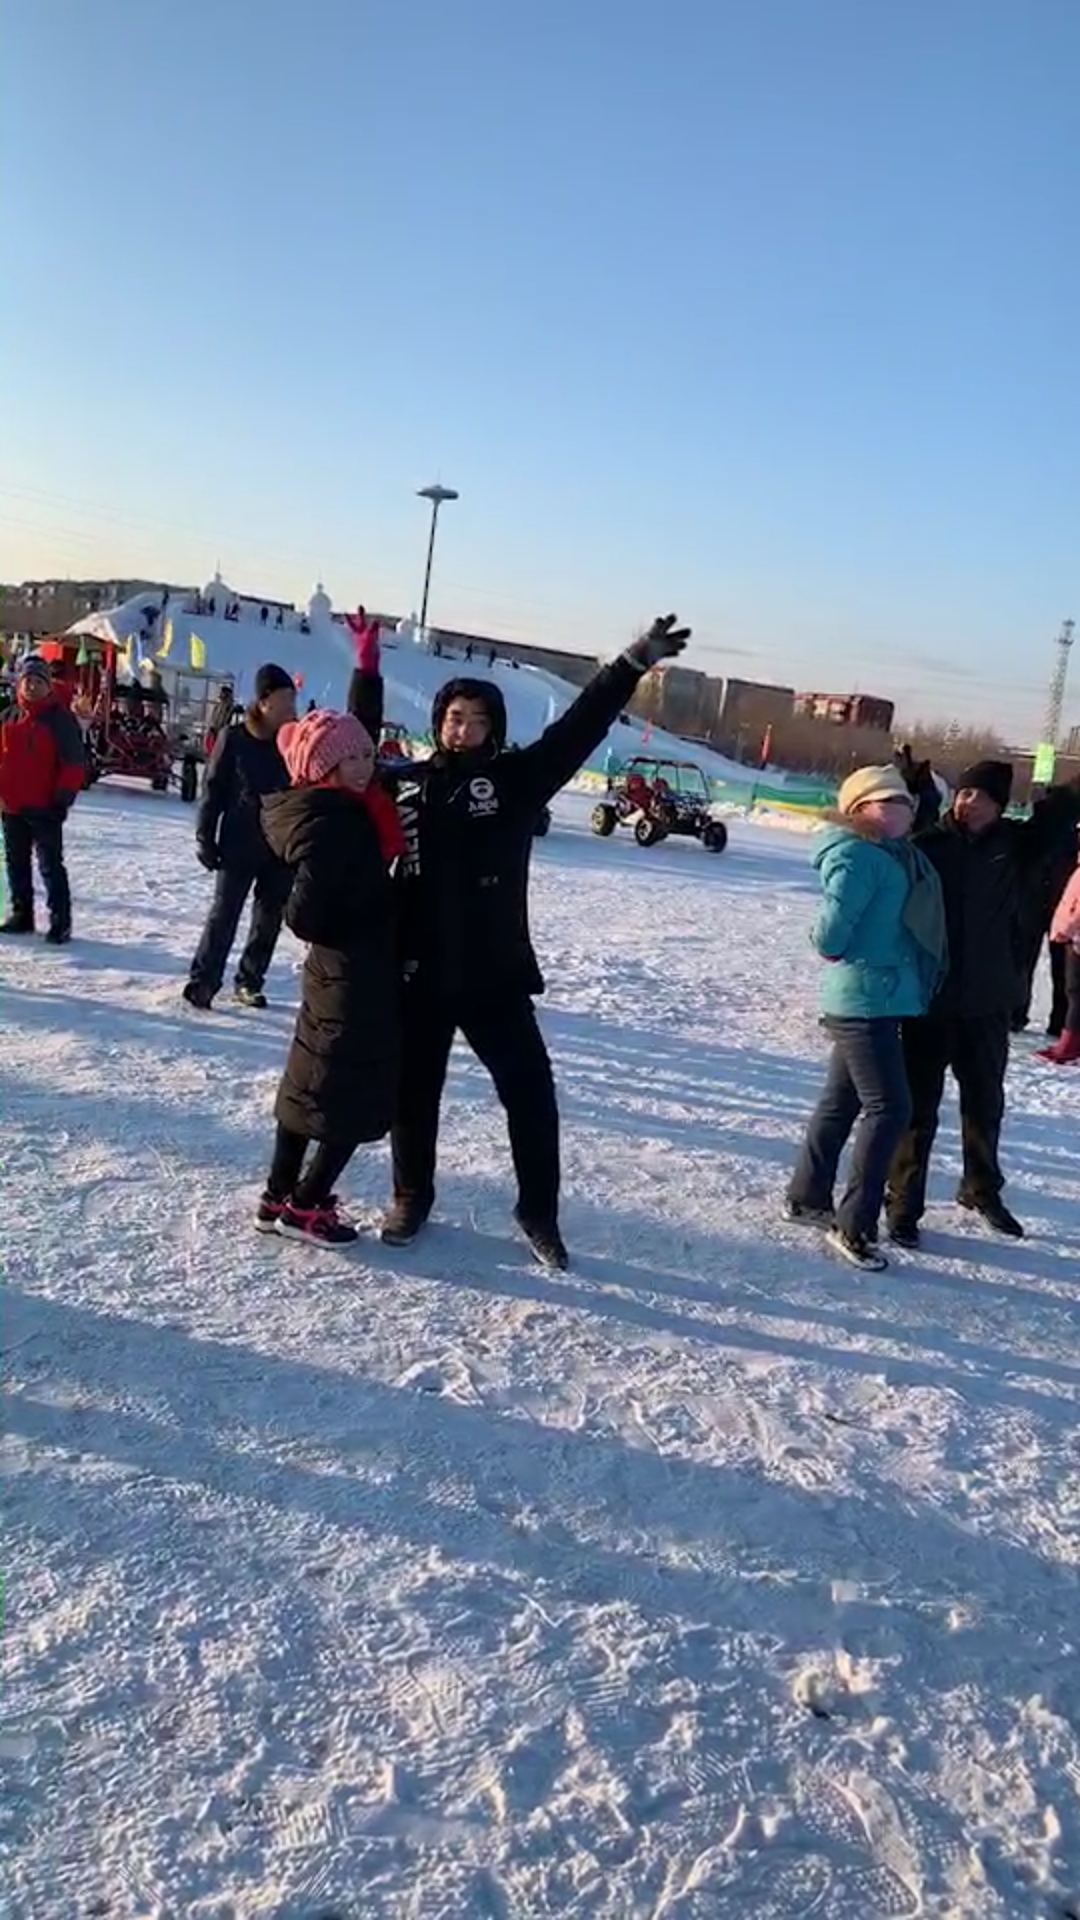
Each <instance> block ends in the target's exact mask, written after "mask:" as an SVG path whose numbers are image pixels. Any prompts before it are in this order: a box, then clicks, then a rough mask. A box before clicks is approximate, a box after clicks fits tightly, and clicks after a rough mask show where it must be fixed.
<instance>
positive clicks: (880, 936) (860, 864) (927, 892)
mask: <svg viewBox="0 0 1080 1920" xmlns="http://www.w3.org/2000/svg"><path fill="white" fill-rule="evenodd" d="M813 861H814V866H815V867H816V868H817V871H818V874H819V875H820V878H821V888H822V893H823V896H824V898H823V900H822V904H821V910H820V912H819V914H818V917H817V920H816V922H815V925H814V928H813V931H812V933H811V936H810V938H811V940H812V941H813V944H814V946H815V947H816V948H817V950H818V952H819V953H820V954H821V956H822V958H823V959H825V960H830V961H832V962H833V963H834V964H833V965H832V966H829V967H826V969H825V977H824V980H823V983H822V988H821V1010H822V1013H824V1014H826V1015H828V1016H831V1017H832V1018H833V1019H835V1020H904V1019H911V1018H914V1017H916V1016H917V1015H919V1014H924V1013H925V1012H926V1011H927V1009H928V1007H929V1005H930V1002H931V1000H932V999H933V997H934V992H935V990H936V988H937V986H938V984H939V981H940V980H941V978H942V976H943V974H944V971H945V964H946V941H945V914H944V908H943V905H942V898H941V883H940V881H939V880H938V877H937V874H936V873H935V872H934V869H933V867H932V866H931V865H930V862H929V861H928V860H927V859H926V858H925V856H924V855H923V854H921V853H920V852H919V851H918V849H917V848H916V847H914V846H912V844H911V842H910V841H909V840H903V841H895V840H892V841H890V840H884V839H881V838H879V837H878V836H877V835H876V834H875V833H874V831H873V829H872V828H871V827H870V826H869V825H868V824H867V825H865V826H861V825H856V824H855V823H854V822H853V821H851V820H848V819H845V820H844V821H843V823H842V824H840V823H839V822H838V823H836V824H833V825H830V826H829V827H828V828H827V829H826V831H825V832H824V833H823V834H821V835H820V836H819V837H818V838H817V839H816V840H815V843H814V851H813Z"/></svg>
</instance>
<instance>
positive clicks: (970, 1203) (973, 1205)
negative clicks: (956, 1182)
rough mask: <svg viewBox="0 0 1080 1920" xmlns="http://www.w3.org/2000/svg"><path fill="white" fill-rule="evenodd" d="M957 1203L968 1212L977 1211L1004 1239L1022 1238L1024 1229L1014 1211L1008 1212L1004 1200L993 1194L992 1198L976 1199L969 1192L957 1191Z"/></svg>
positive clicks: (993, 1231)
mask: <svg viewBox="0 0 1080 1920" xmlns="http://www.w3.org/2000/svg"><path fill="white" fill-rule="evenodd" d="M956 1199H957V1203H958V1205H960V1206H961V1207H964V1208H965V1209H966V1211H967V1212H968V1213H977V1214H978V1216H979V1218H980V1220H985V1221H986V1224H987V1226H988V1227H989V1228H990V1231H991V1232H992V1233H1000V1234H1004V1236H1005V1238H1006V1240H1022V1239H1023V1238H1024V1229H1023V1227H1022V1226H1021V1225H1020V1222H1019V1220H1018V1219H1017V1218H1016V1215H1015V1214H1014V1213H1010V1212H1009V1209H1008V1207H1007V1206H1006V1205H1005V1202H1004V1200H1001V1199H999V1198H998V1196H997V1195H996V1194H995V1195H994V1197H993V1199H992V1200H976V1199H973V1198H972V1196H971V1195H970V1194H964V1193H958V1194H957V1196H956Z"/></svg>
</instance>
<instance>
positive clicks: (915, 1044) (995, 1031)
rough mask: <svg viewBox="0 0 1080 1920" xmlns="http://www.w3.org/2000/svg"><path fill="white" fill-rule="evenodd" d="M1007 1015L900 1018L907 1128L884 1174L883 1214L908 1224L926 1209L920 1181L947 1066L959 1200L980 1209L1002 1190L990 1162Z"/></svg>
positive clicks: (1001, 1099) (997, 1127)
mask: <svg viewBox="0 0 1080 1920" xmlns="http://www.w3.org/2000/svg"><path fill="white" fill-rule="evenodd" d="M1010 1024H1011V1023H1010V1019H1009V1015H1008V1014H1005V1013H1003V1014H987V1015H984V1017H983V1018H982V1019H979V1020H941V1019H928V1020H905V1022H904V1058H905V1060H906V1062H907V1074H908V1085H909V1086H910V1088H911V1106H912V1115H911V1126H910V1127H909V1128H908V1131H907V1133H906V1134H905V1136H904V1138H903V1140H902V1141H901V1142H900V1145H899V1147H898V1148H897V1152H896V1157H895V1159H894V1160H893V1164H892V1167H891V1168H890V1171H889V1196H888V1206H889V1212H890V1214H891V1215H892V1216H893V1217H894V1218H896V1219H900V1220H905V1221H909V1222H911V1223H915V1222H917V1221H919V1220H921V1218H922V1216H923V1213H924V1212H925V1210H926V1177H927V1173H928V1171H929V1167H930V1154H931V1151H932V1149H933V1145H934V1140H935V1137H936V1135H937V1129H938V1115H939V1113H940V1111H941V1101H942V1096H943V1094H944V1092H945V1075H946V1072H947V1071H948V1069H949V1068H950V1067H951V1068H952V1072H953V1077H954V1078H955V1080H956V1085H957V1089H958V1091H959V1094H960V1133H961V1140H962V1143H963V1151H964V1171H963V1174H962V1176H961V1180H960V1188H959V1196H958V1197H963V1198H964V1199H967V1200H973V1201H974V1202H975V1203H976V1204H977V1205H981V1204H982V1203H983V1202H985V1201H988V1200H994V1199H996V1198H997V1196H998V1194H999V1193H1000V1192H1001V1189H1002V1187H1003V1186H1004V1184H1005V1181H1004V1178H1003V1176H1002V1172H1001V1167H1000V1164H999V1161H998V1145H999V1142H1000V1139H1001V1123H1002V1120H1003V1119H1004V1116H1005V1070H1006V1068H1007V1066H1008V1064H1009V1027H1010Z"/></svg>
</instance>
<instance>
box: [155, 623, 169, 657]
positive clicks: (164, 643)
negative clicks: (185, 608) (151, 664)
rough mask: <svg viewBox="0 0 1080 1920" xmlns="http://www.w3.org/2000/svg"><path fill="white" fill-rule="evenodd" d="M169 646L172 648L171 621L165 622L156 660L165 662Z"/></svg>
mask: <svg viewBox="0 0 1080 1920" xmlns="http://www.w3.org/2000/svg"><path fill="white" fill-rule="evenodd" d="M171 646H172V621H171V620H166V622H165V631H164V633H163V634H162V636H161V645H160V647H159V648H158V654H157V657H158V659H159V660H167V659H168V657H169V648H170V647H171Z"/></svg>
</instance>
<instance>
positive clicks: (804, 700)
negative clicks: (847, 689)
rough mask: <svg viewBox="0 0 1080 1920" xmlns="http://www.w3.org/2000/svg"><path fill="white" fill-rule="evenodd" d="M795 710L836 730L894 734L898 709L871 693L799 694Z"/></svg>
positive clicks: (891, 703) (892, 703)
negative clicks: (828, 724) (837, 728)
mask: <svg viewBox="0 0 1080 1920" xmlns="http://www.w3.org/2000/svg"><path fill="white" fill-rule="evenodd" d="M794 710H795V712H796V713H797V714H801V715H802V716H803V717H804V718H806V719H808V720H827V721H829V722H830V723H831V724H832V725H833V726H836V727H874V728H877V729H878V730H879V731H880V732H881V733H891V732H892V723H893V715H894V714H895V712H896V706H895V703H894V702H893V701H892V700H878V699H876V698H875V697H874V695H873V694H870V693H797V694H796V695H795V708H794Z"/></svg>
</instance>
